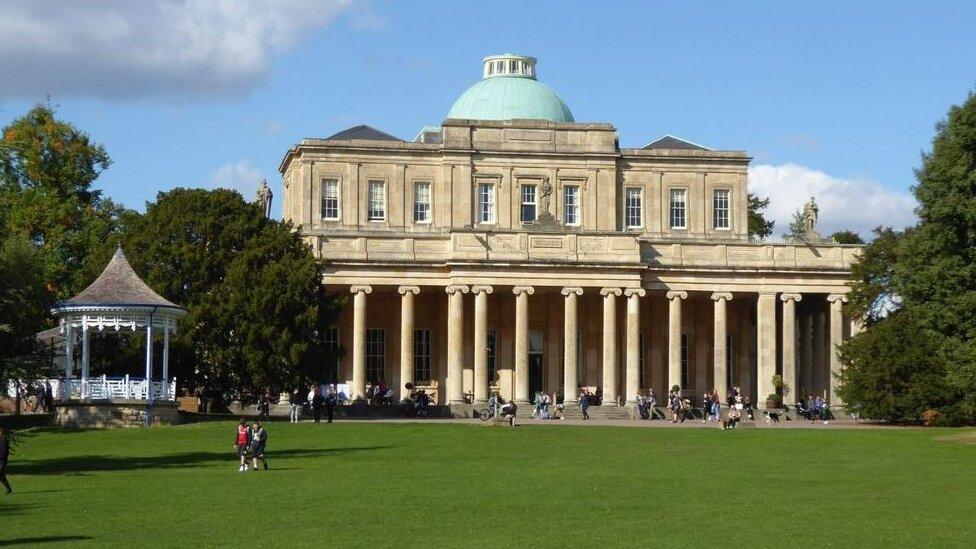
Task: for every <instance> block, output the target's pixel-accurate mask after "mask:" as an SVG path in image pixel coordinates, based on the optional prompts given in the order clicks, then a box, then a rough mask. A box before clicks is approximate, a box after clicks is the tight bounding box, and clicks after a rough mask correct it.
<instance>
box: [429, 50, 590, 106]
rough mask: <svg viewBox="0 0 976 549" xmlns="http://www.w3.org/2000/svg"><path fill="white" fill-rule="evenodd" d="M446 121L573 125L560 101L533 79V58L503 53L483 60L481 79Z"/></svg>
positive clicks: (465, 93) (458, 103)
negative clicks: (530, 122) (529, 122)
mask: <svg viewBox="0 0 976 549" xmlns="http://www.w3.org/2000/svg"><path fill="white" fill-rule="evenodd" d="M447 118H461V119H467V120H513V119H527V120H549V121H550V122H573V121H574V119H573V113H572V112H570V110H569V107H567V106H566V104H565V103H563V100H562V99H560V98H559V96H558V95H556V92H554V91H552V90H551V89H550V88H549V87H548V86H546V85H545V84H543V83H541V82H538V81H536V79H535V59H533V58H531V57H524V56H520V55H513V54H506V55H496V56H492V57H486V58H485V65H484V80H482V81H481V82H478V83H477V84H475V85H474V86H471V87H470V88H468V91H466V92H464V93H463V94H461V97H459V98H458V99H457V101H455V102H454V105H453V106H452V107H451V110H450V112H448V113H447Z"/></svg>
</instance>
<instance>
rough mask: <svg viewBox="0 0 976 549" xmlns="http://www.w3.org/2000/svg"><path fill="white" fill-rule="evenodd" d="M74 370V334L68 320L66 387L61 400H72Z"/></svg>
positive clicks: (65, 345)
mask: <svg viewBox="0 0 976 549" xmlns="http://www.w3.org/2000/svg"><path fill="white" fill-rule="evenodd" d="M74 370H75V343H74V334H72V333H71V319H70V318H68V319H66V320H65V323H64V387H63V388H62V389H61V398H63V399H64V400H68V399H69V398H71V374H72V373H73V372H74Z"/></svg>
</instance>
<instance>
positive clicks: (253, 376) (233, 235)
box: [102, 189, 336, 402]
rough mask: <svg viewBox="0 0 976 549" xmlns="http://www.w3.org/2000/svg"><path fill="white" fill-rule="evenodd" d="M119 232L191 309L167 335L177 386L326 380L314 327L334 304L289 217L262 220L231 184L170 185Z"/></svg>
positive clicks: (243, 388) (252, 392) (241, 388)
mask: <svg viewBox="0 0 976 549" xmlns="http://www.w3.org/2000/svg"><path fill="white" fill-rule="evenodd" d="M122 240H123V247H124V248H125V251H126V254H127V256H128V258H129V260H130V262H131V263H132V265H133V268H135V269H136V271H137V272H139V273H140V274H141V275H142V276H143V277H144V278H145V280H146V282H147V283H149V285H150V286H152V287H153V288H154V289H156V291H158V292H159V293H160V294H161V295H163V296H164V297H166V298H167V299H170V300H171V301H173V302H175V303H178V304H180V305H182V306H184V307H186V308H187V310H188V314H187V317H186V318H185V319H184V320H183V321H181V323H180V330H179V332H178V334H177V335H176V336H175V337H174V338H173V339H172V340H171V354H172V355H173V356H172V358H173V359H174V360H173V363H174V368H173V371H174V372H176V375H178V376H179V378H180V379H181V380H182V381H183V383H182V384H183V385H184V387H193V386H196V387H201V388H204V389H206V390H208V391H210V392H222V393H229V394H230V395H232V396H233V397H235V398H238V399H241V400H242V401H245V402H246V401H249V400H253V398H254V397H255V396H257V395H259V394H262V393H263V392H264V391H265V390H272V391H275V392H278V391H281V390H284V389H291V388H293V387H295V386H298V385H299V384H304V383H307V382H308V381H310V380H323V377H324V372H323V371H322V369H323V368H324V365H325V364H327V362H328V358H329V356H328V353H329V350H327V349H325V347H324V344H323V342H322V341H321V334H322V329H323V328H324V327H325V325H326V324H327V323H328V321H329V320H330V319H331V318H332V315H334V314H335V312H336V307H335V306H333V305H331V304H330V302H329V301H328V300H327V299H326V296H325V291H324V288H323V286H322V271H321V267H320V266H319V264H318V262H317V261H316V260H315V258H314V256H313V255H312V251H311V250H310V249H309V247H308V246H307V245H306V244H305V243H304V242H303V241H302V240H301V237H300V236H299V235H298V233H296V232H295V231H293V230H292V228H291V226H290V224H288V223H282V222H279V221H275V220H270V219H267V218H265V217H264V215H263V212H262V211H261V210H260V208H259V207H258V206H256V205H254V204H249V203H246V202H245V201H244V199H243V198H242V197H241V195H240V194H238V193H237V192H234V191H229V190H224V189H218V190H214V191H207V190H202V189H174V190H172V191H169V192H165V193H160V194H159V195H158V196H157V199H156V202H155V203H151V204H149V205H148V207H147V210H146V214H145V216H142V217H141V218H139V219H138V220H134V221H133V222H132V223H130V227H128V228H127V231H126V233H125V235H124V237H123V239H122ZM110 248H111V246H107V247H106V248H105V249H104V250H103V251H102V255H103V256H104V257H106V258H107V256H108V253H110ZM106 260H107V259H106Z"/></svg>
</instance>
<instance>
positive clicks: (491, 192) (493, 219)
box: [475, 181, 498, 225]
mask: <svg viewBox="0 0 976 549" xmlns="http://www.w3.org/2000/svg"><path fill="white" fill-rule="evenodd" d="M482 188H487V189H488V196H489V198H491V200H490V201H487V202H485V201H483V200H482V198H483V196H482V193H481V191H482ZM495 188H496V187H495V183H493V182H484V181H479V182H478V184H477V186H476V188H475V193H476V195H477V196H476V197H475V198H476V200H475V204H477V208H478V211H477V212H475V214H476V215H477V220H478V224H479V225H494V224H496V223H498V217H497V215H496V213H495V209H496V205H497V197H496V193H495ZM486 205H487V206H490V207H489V209H488V212H487V213H488V214H489V215H488V219H484V217H483V215H482V214H483V213H485V212H484V206H486Z"/></svg>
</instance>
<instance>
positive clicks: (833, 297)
mask: <svg viewBox="0 0 976 549" xmlns="http://www.w3.org/2000/svg"><path fill="white" fill-rule="evenodd" d="M827 301H828V302H830V303H833V302H835V301H840V302H841V303H847V294H830V295H828V296H827Z"/></svg>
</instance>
